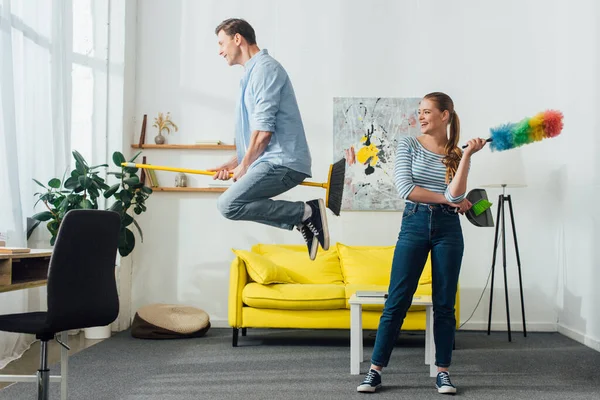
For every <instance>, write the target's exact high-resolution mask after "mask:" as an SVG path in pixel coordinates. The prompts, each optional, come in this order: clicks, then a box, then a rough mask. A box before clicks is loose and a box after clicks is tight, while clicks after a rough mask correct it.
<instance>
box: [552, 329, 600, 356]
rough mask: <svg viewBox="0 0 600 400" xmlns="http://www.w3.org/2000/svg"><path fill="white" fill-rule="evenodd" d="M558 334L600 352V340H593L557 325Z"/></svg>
mask: <svg viewBox="0 0 600 400" xmlns="http://www.w3.org/2000/svg"><path fill="white" fill-rule="evenodd" d="M558 333H560V334H561V335H565V336H566V337H568V338H571V339H573V340H576V341H578V342H579V343H581V344H584V345H586V346H587V347H589V348H592V349H594V350H596V351H599V352H600V340H596V339H593V338H591V337H589V336H587V335H584V334H583V333H580V332H577V331H574V330H573V329H571V328H567V327H566V326H564V325H562V324H558Z"/></svg>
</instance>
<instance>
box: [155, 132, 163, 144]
mask: <svg viewBox="0 0 600 400" xmlns="http://www.w3.org/2000/svg"><path fill="white" fill-rule="evenodd" d="M154 143H156V144H165V137H164V136H163V135H162V134H161V133H160V132H158V135H156V136H154Z"/></svg>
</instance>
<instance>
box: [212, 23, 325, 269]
mask: <svg viewBox="0 0 600 400" xmlns="http://www.w3.org/2000/svg"><path fill="white" fill-rule="evenodd" d="M215 33H216V35H217V38H218V42H219V55H220V56H221V57H224V58H225V60H226V61H227V63H228V64H229V65H242V66H244V69H245V73H244V76H243V78H242V80H241V85H240V87H241V90H240V96H239V98H238V104H237V109H236V127H235V133H236V136H235V143H236V149H237V154H236V156H235V157H234V158H232V159H231V160H230V161H229V162H227V163H225V164H223V165H221V166H219V167H217V168H215V169H213V170H212V171H215V175H214V179H221V180H228V179H230V178H232V179H233V181H234V184H233V185H231V187H230V188H229V189H228V190H227V191H226V192H225V193H223V194H222V195H221V196H220V197H219V200H218V203H217V206H218V208H219V211H220V212H221V214H223V216H224V217H225V218H228V219H232V220H244V221H255V222H259V223H262V224H267V225H271V226H275V227H278V228H283V229H288V230H291V229H293V228H294V227H297V228H298V230H299V231H300V232H301V233H302V236H303V237H304V240H305V241H306V244H307V247H308V252H309V255H310V258H311V260H314V259H315V257H316V255H317V250H318V247H319V244H320V245H321V247H322V248H323V249H325V250H327V249H328V248H329V232H328V227H327V217H326V210H325V202H324V201H323V200H322V199H316V200H311V201H308V202H306V203H305V202H302V201H297V202H291V201H284V200H272V199H271V198H272V197H275V196H277V195H279V194H281V193H284V192H286V191H288V190H290V189H291V188H293V187H295V186H296V185H298V184H300V183H301V182H302V181H303V180H304V179H306V178H309V177H310V176H311V156H310V151H309V149H308V143H307V141H306V135H305V134H304V127H303V125H302V119H301V117H300V110H299V109H298V103H297V102H296V96H295V94H294V89H293V88H292V84H291V82H290V79H289V77H288V75H287V72H286V71H285V70H284V69H283V67H282V66H281V64H279V63H278V62H277V61H276V60H275V59H273V58H272V57H271V56H270V55H269V53H268V52H267V50H266V49H263V50H261V49H259V48H258V46H257V44H256V36H255V33H254V29H253V28H252V27H251V26H250V24H249V23H248V22H246V21H244V20H242V19H227V20H225V21H223V22H222V23H221V24H219V26H217V28H216V29H215Z"/></svg>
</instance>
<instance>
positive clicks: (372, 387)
mask: <svg viewBox="0 0 600 400" xmlns="http://www.w3.org/2000/svg"><path fill="white" fill-rule="evenodd" d="M380 387H381V374H380V373H379V372H377V371H375V370H374V369H370V370H369V372H367V376H365V380H364V381H362V383H361V384H360V385H358V387H357V388H356V391H357V392H365V393H375V391H376V390H377V389H379V388H380Z"/></svg>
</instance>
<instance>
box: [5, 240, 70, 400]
mask: <svg viewBox="0 0 600 400" xmlns="http://www.w3.org/2000/svg"><path fill="white" fill-rule="evenodd" d="M51 255H52V250H49V249H32V250H31V252H29V253H21V254H0V293H3V292H11V291H14V290H22V289H30V288H35V287H40V286H45V285H46V282H47V281H48V267H49V266H50V256H51ZM60 335H61V341H62V342H63V343H64V344H65V345H68V339H69V335H68V332H61V334H60ZM68 368H69V350H67V349H66V348H65V347H62V348H61V350H60V370H61V374H60V376H55V375H51V376H50V382H60V384H61V385H60V386H61V387H60V398H61V400H67V377H68ZM0 382H38V377H37V376H36V375H0Z"/></svg>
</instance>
